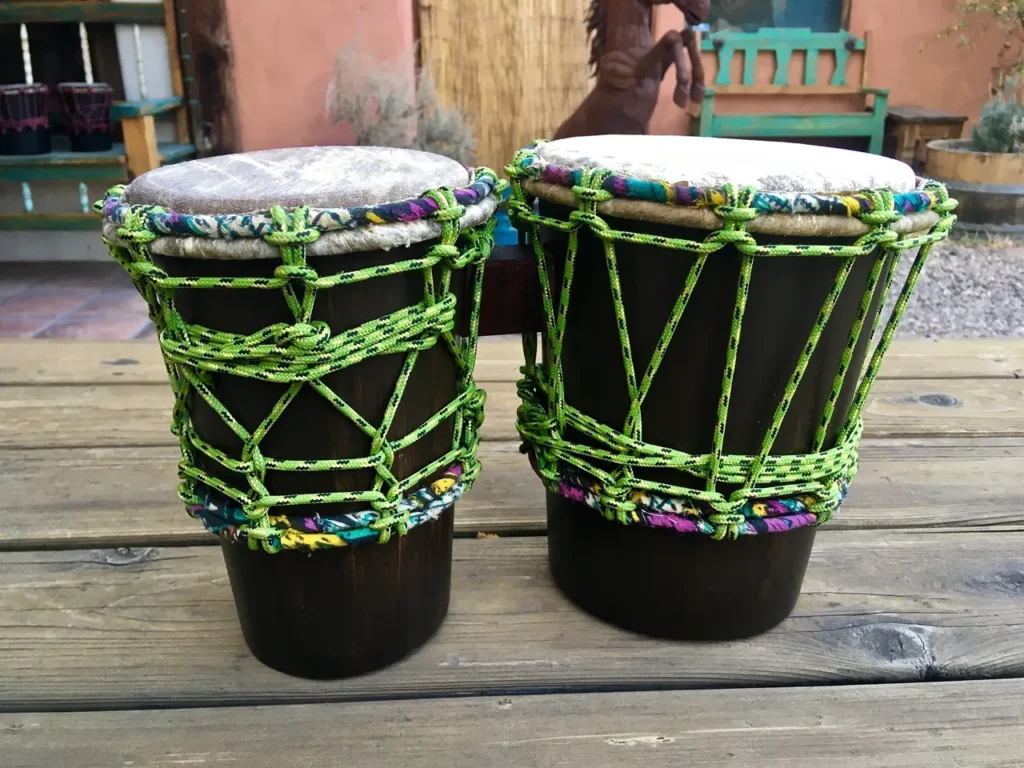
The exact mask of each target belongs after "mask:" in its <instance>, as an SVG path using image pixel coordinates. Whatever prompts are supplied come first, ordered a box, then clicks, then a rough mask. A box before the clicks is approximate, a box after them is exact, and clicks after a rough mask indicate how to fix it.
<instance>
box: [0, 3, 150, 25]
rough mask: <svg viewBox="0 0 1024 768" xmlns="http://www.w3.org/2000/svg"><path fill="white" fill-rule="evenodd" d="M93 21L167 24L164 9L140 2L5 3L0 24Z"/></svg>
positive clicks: (2, 7) (0, 6) (0, 12)
mask: <svg viewBox="0 0 1024 768" xmlns="http://www.w3.org/2000/svg"><path fill="white" fill-rule="evenodd" d="M69 21H70V22H78V21H85V22H92V23H102V24H152V25H158V24H163V23H164V12H163V8H162V7H161V6H160V5H156V4H155V3H145V2H143V3H139V2H135V3H132V2H84V3H83V2H81V0H75V1H74V2H67V0H64V1H63V2H53V1H52V0H51V1H50V2H32V1H29V2H26V1H25V0H19V2H3V3H0V23H3V24H42V23H46V22H49V23H58V22H69Z"/></svg>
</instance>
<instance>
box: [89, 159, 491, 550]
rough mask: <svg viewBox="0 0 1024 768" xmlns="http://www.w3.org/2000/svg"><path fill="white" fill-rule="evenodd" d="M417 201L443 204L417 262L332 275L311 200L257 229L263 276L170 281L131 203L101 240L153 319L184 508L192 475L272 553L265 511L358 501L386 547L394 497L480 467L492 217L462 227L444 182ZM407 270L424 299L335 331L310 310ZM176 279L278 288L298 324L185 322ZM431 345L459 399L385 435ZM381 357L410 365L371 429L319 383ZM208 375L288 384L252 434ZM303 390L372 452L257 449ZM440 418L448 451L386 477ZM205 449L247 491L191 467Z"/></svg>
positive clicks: (253, 541)
mask: <svg viewBox="0 0 1024 768" xmlns="http://www.w3.org/2000/svg"><path fill="white" fill-rule="evenodd" d="M477 173H478V177H479V174H484V173H486V174H490V175H491V176H493V172H492V171H489V170H486V169H481V170H479V171H478V172H477ZM499 187H500V183H499ZM500 191H501V189H500V188H499V189H498V192H499V193H500ZM121 192H122V190H121V189H120V188H117V187H115V188H113V189H112V190H110V192H108V196H109V195H112V194H121ZM425 196H429V197H430V198H432V199H433V200H434V201H435V202H436V203H437V204H438V210H437V211H436V212H435V213H434V214H432V215H431V216H430V218H432V219H433V220H434V221H438V222H440V223H441V237H440V242H438V243H437V244H435V245H433V246H431V247H430V248H429V249H428V250H427V252H426V254H425V255H424V256H423V257H422V258H416V259H407V260H404V261H398V262H396V263H394V264H388V265H383V266H375V267H367V268H365V269H358V270H353V271H351V272H340V273H337V274H333V275H327V276H321V275H319V274H318V273H317V271H316V270H315V269H314V268H313V267H312V266H311V265H310V264H309V263H308V262H307V259H306V246H307V245H309V244H310V243H312V242H314V241H316V240H317V239H318V238H319V236H320V232H319V231H318V230H317V229H314V228H312V227H311V224H310V218H309V209H308V208H305V207H299V208H296V209H295V210H293V211H290V212H289V211H286V210H285V209H283V208H281V207H280V206H275V207H274V208H272V209H271V211H270V213H271V216H272V218H273V221H274V227H273V231H271V232H269V233H267V234H265V235H264V236H263V240H264V241H265V242H267V243H269V244H270V245H273V246H277V247H278V248H279V249H280V253H281V265H280V266H278V267H277V268H276V269H275V270H274V276H273V277H272V278H259V277H171V276H170V275H168V274H167V272H165V271H164V270H163V269H161V268H160V267H158V266H157V265H156V264H155V263H154V261H153V258H152V254H151V252H150V247H149V246H150V243H151V242H152V241H153V240H155V239H156V238H157V237H158V235H157V234H156V233H155V232H152V231H150V230H147V229H146V228H145V216H144V213H145V211H146V210H149V211H152V210H153V209H152V208H148V209H146V208H142V207H140V208H139V209H138V210H132V211H131V212H129V213H128V214H127V215H126V217H125V220H124V226H122V227H120V228H119V229H118V230H117V241H111V240H109V239H106V238H104V242H106V243H107V245H108V247H109V249H110V252H111V254H112V255H113V257H114V258H115V259H116V260H117V261H118V262H119V263H120V264H121V266H122V267H124V269H125V270H126V271H127V272H128V274H129V275H131V278H132V281H133V283H134V284H135V287H136V288H137V289H138V291H139V293H140V294H141V295H142V297H143V298H144V299H145V300H146V302H147V304H148V305H149V316H150V318H151V319H152V321H153V323H154V325H155V326H156V330H157V334H158V338H159V341H160V348H161V350H162V351H163V357H164V363H165V365H166V368H167V373H168V377H169V379H170V383H171V388H172V390H173V392H174V410H173V416H172V426H171V432H172V433H173V434H175V435H176V436H177V437H178V439H179V442H180V444H181V453H182V459H181V462H180V464H179V476H180V477H181V479H182V483H181V485H180V486H179V488H178V493H179V495H180V496H181V498H182V500H183V501H184V502H185V503H186V505H192V504H197V503H199V499H198V498H197V496H196V492H195V488H196V483H197V482H201V483H204V484H206V485H207V486H209V487H211V488H214V489H216V490H218V491H220V492H221V493H223V494H224V495H226V496H228V497H229V498H231V499H233V500H235V501H236V502H238V503H239V504H240V505H241V506H242V509H243V511H244V513H245V516H246V518H247V519H248V520H249V524H248V525H246V526H244V532H245V534H246V537H247V540H248V542H249V546H250V548H252V549H258V548H259V547H260V546H262V547H263V549H264V550H266V551H267V552H277V551H280V549H281V545H280V537H281V531H279V530H277V529H275V528H274V526H273V525H271V522H270V511H271V509H272V508H274V507H287V506H295V505H303V504H342V503H348V502H362V503H367V504H369V505H370V506H371V507H372V508H373V509H374V510H375V511H376V512H378V513H379V515H380V517H379V519H378V520H377V521H376V522H375V523H373V524H372V525H371V526H370V527H371V528H372V529H373V530H375V531H379V537H378V541H380V542H381V543H383V542H386V541H388V539H389V538H390V537H391V533H392V531H397V532H398V533H399V535H404V534H405V532H406V525H407V522H408V517H409V513H408V512H405V513H402V512H400V511H399V502H401V500H402V498H403V496H404V495H405V494H406V493H407V492H409V491H410V490H413V489H415V488H416V486H417V485H419V484H421V483H422V482H423V481H424V480H425V479H426V478H428V477H429V476H430V475H432V474H434V473H436V472H438V471H439V470H442V469H446V468H448V467H450V466H452V465H454V464H456V463H458V464H460V465H461V467H462V476H461V478H460V480H461V481H462V482H463V483H465V485H466V487H468V486H469V485H471V484H472V482H473V480H474V479H475V478H476V477H477V475H478V474H479V473H480V463H479V461H478V460H477V446H478V444H479V440H480V426H481V424H482V423H483V415H484V413H483V411H484V399H485V393H484V392H483V391H482V390H480V389H478V388H477V387H476V384H475V382H474V380H473V369H474V367H475V364H476V354H477V338H478V329H479V322H480V297H481V293H482V290H483V272H484V263H485V262H486V260H487V258H488V256H489V255H490V253H491V249H492V248H493V244H494V238H493V232H494V226H495V221H494V219H493V218H491V219H489V220H488V222H487V223H486V224H484V225H482V226H479V227H476V228H472V229H467V230H462V229H461V227H460V220H461V218H462V216H463V215H464V214H465V207H464V206H462V205H459V204H458V203H457V202H456V199H455V196H454V194H453V193H452V191H451V190H449V189H438V190H434V191H431V192H428V193H426V194H425ZM99 205H100V204H97V209H99ZM437 265H441V274H440V280H439V281H435V277H434V267H435V266H437ZM470 265H475V266H476V269H475V270H474V277H473V286H472V288H473V298H472V304H471V310H470V322H469V335H468V336H466V337H460V338H456V337H455V335H454V333H453V329H454V327H455V309H456V304H457V299H456V296H455V294H453V293H452V292H451V290H450V287H451V278H452V273H453V272H454V271H455V270H459V269H464V268H466V267H468V266H470ZM406 272H419V273H420V274H421V275H422V276H423V300H422V301H421V302H419V303H418V304H416V305H414V306H411V307H406V308H404V309H400V310H398V311H396V312H392V313H391V314H389V315H385V316H384V317H381V318H378V319H375V320H370V321H368V322H366V323H363V324H362V325H360V326H358V327H356V328H352V329H350V330H347V331H344V332H342V333H339V334H337V335H336V336H332V335H331V330H330V328H329V326H328V325H327V323H325V322H323V321H317V320H313V319H312V314H313V307H314V304H315V301H316V296H317V293H318V292H319V291H321V290H325V289H329V288H334V287H337V286H341V285H350V284H353V283H359V282H363V281H366V280H370V279H373V278H378V277H388V276H391V275H397V274H402V273H406ZM179 288H238V289H259V290H278V291H281V292H282V293H283V294H284V298H285V301H286V302H287V304H288V308H289V309H290V310H291V312H292V315H293V316H294V318H295V322H294V323H291V324H289V323H277V324H275V325H272V326H269V327H267V328H264V329H263V330H260V331H257V332H256V333H253V334H248V335H242V334H234V333H226V332H223V331H217V330H213V329H211V328H205V327H203V326H200V325H196V324H191V323H186V322H185V321H184V319H183V318H182V316H181V314H180V313H179V312H178V309H177V306H176V304H175V292H176V291H177V289H179ZM439 340H443V341H444V344H445V346H447V348H448V350H449V351H450V352H451V354H452V356H453V358H454V359H455V363H456V365H457V367H458V371H459V377H458V384H457V390H458V395H457V396H456V397H455V399H454V400H452V401H451V402H450V403H448V404H447V405H446V406H444V408H442V409H441V410H440V411H438V412H437V413H435V414H434V415H433V416H431V417H430V418H428V419H427V420H426V421H425V422H424V423H423V424H421V425H420V426H419V427H417V428H416V429H414V430H413V431H412V432H410V433H409V434H407V435H404V436H402V437H398V438H392V439H388V437H387V435H388V431H389V430H390V428H391V425H392V422H393V420H394V418H395V414H396V413H397V411H398V406H399V403H400V402H401V399H402V395H403V394H404V392H405V389H406V386H407V385H408V382H409V377H410V375H411V374H412V370H413V367H414V366H415V364H416V360H417V357H418V355H419V354H420V352H422V351H423V350H426V349H430V348H431V347H433V346H434V345H435V344H436V343H437V342H438V341H439ZM390 354H404V355H405V360H404V363H403V365H402V369H401V372H400V373H399V376H398V380H397V382H396V384H395V388H394V392H393V394H392V396H391V398H390V400H389V402H388V405H387V408H386V410H385V413H384V417H383V420H382V421H381V423H380V424H379V425H377V426H374V425H373V424H371V423H370V422H369V421H367V420H366V419H365V418H363V417H362V416H361V415H360V414H359V413H357V412H356V411H355V410H354V409H353V408H352V407H351V406H350V405H349V404H348V403H346V402H345V401H344V400H343V399H342V398H340V397H339V396H338V395H337V394H335V393H334V392H333V391H332V390H331V389H330V388H329V387H328V386H327V385H326V384H324V383H323V381H322V378H323V377H324V376H326V375H327V374H330V373H333V372H335V371H339V370H342V369H344V368H347V367H349V366H352V365H355V364H356V363H359V362H361V361H363V360H366V359H368V358H371V357H375V356H377V355H390ZM215 373H225V374H230V375H233V376H241V377H245V378H252V379H259V380H261V381H270V382H276V383H281V384H288V385H289V386H288V388H287V389H286V390H285V392H284V393H283V394H282V395H281V397H280V398H279V399H278V401H277V402H276V403H275V404H274V407H273V408H272V409H271V411H270V413H269V414H267V416H266V418H265V419H263V421H262V422H260V424H259V425H258V426H257V427H256V429H254V430H253V431H252V432H250V431H248V430H247V429H245V427H243V426H242V424H241V423H240V422H239V421H238V420H237V419H235V417H234V416H232V414H231V413H230V412H229V411H228V409H227V408H226V407H225V406H224V405H223V404H222V403H221V402H220V400H219V399H218V398H217V396H216V394H215V393H214V389H213V386H212V383H213V374H215ZM303 387H310V388H312V389H313V390H314V391H316V392H317V393H318V394H320V395H321V396H322V397H323V398H324V399H325V400H327V402H329V403H330V404H331V405H332V406H334V407H335V408H336V409H337V410H338V411H340V412H341V413H342V414H344V415H345V416H346V417H347V418H348V419H349V420H351V421H352V423H354V424H355V425H356V426H357V427H358V428H359V429H360V430H361V431H362V432H363V433H364V434H366V435H367V436H368V437H369V438H370V440H371V446H370V455H369V456H368V457H366V458H354V459H321V460H294V459H278V458H271V457H269V456H265V455H264V454H263V452H262V450H261V448H260V443H261V442H262V440H263V438H264V437H265V436H266V435H267V433H268V432H269V431H270V429H271V428H272V427H273V426H274V424H275V423H276V422H277V420H278V419H279V418H280V417H281V414H282V413H283V412H284V410H285V409H286V408H287V407H288V404H289V403H291V402H292V400H294V399H295V397H296V395H298V393H299V392H300V391H301V390H302V388H303ZM190 393H195V394H196V395H198V396H199V397H201V398H202V399H203V400H205V401H206V403H207V404H208V405H209V406H210V407H211V408H212V409H213V410H214V412H216V413H217V414H218V416H220V418H221V419H222V420H223V421H224V423H225V424H226V425H227V426H228V428H229V429H230V430H231V431H232V432H233V433H234V434H235V435H237V436H238V438H239V439H240V440H241V441H242V445H243V447H242V452H241V456H240V457H237V458H236V457H232V456H229V455H227V454H226V453H224V452H223V451H221V450H219V449H217V448H216V447H214V446H213V445H211V444H210V443H209V442H207V441H206V440H204V439H203V438H202V437H201V436H200V435H199V434H198V433H197V432H196V430H195V428H194V427H193V425H192V422H191V420H190V417H189V413H188V408H187V402H188V397H189V395H190ZM448 419H453V421H454V429H453V440H452V447H451V449H450V450H449V451H447V452H446V453H445V454H444V455H443V456H441V457H439V458H438V459H436V460H435V461H433V462H431V463H430V464H428V465H427V466H425V467H422V468H421V469H419V470H418V471H416V472H414V473H413V474H412V475H410V476H409V477H406V478H405V479H403V480H399V479H398V478H397V477H396V476H395V475H394V473H393V472H392V465H393V463H394V459H395V454H397V453H398V452H399V451H401V450H403V449H405V448H407V447H409V446H411V445H412V444H413V443H415V442H417V441H418V440H420V439H422V438H423V437H425V436H426V435H427V434H429V433H430V432H431V431H432V430H434V429H435V428H436V427H437V426H438V425H440V424H441V423H442V422H444V421H446V420H448ZM200 454H201V455H203V456H206V457H208V458H209V459H212V460H214V461H215V462H217V463H218V464H220V465H221V466H223V467H225V468H226V469H229V470H231V471H234V472H238V473H241V474H243V475H245V477H246V479H247V481H248V485H249V488H248V489H247V490H241V489H238V488H235V487H233V486H230V485H228V484H226V483H224V482H223V481H221V480H219V479H218V478H216V477H214V476H213V475H211V474H209V473H207V472H205V471H203V470H202V469H200V467H199V466H198V464H197V461H196V458H197V456H198V455H200ZM357 469H372V470H373V471H374V472H375V480H374V482H373V485H372V487H371V488H369V489H367V490H363V491H338V492H331V493H303V494H294V495H275V494H272V493H270V491H269V490H268V489H267V487H266V485H265V480H266V473H267V471H268V470H279V471H287V472H337V471H344V470H357Z"/></svg>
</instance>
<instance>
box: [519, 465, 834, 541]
mask: <svg viewBox="0 0 1024 768" xmlns="http://www.w3.org/2000/svg"><path fill="white" fill-rule="evenodd" d="M530 464H531V465H532V466H533V468H534V471H536V470H537V464H536V459H535V457H534V454H533V453H532V452H530ZM537 474H538V476H540V477H541V479H542V480H543V481H544V485H545V486H546V487H547V489H548V490H549V491H551V492H552V493H557V494H559V495H560V496H563V497H564V498H566V499H569V500H570V501H575V502H577V503H579V504H583V505H585V506H587V507H589V508H590V509H592V510H594V511H596V512H600V513H602V514H603V515H604V516H605V517H608V518H610V519H614V516H615V513H614V511H613V510H610V509H607V508H606V507H605V505H604V503H603V501H602V493H601V491H602V486H601V483H600V481H598V480H596V479H595V478H593V477H591V476H590V475H589V474H587V473H585V472H582V471H580V470H578V469H576V468H575V467H572V466H570V465H568V464H565V463H564V462H563V463H561V464H560V465H559V472H558V479H556V480H551V481H549V480H546V479H545V478H544V477H543V476H542V475H540V473H539V472H538V473H537ZM848 487H849V485H848V483H847V482H846V481H842V482H840V483H839V487H838V490H839V503H838V504H836V508H837V509H838V507H839V504H841V503H842V501H843V499H844V498H845V497H846V492H847V489H848ZM629 500H630V501H632V502H633V503H634V504H635V505H636V508H635V509H634V510H633V511H632V512H630V513H629V518H628V520H627V522H628V524H631V525H640V526H643V527H645V528H662V529H665V530H668V531H672V532H673V533H684V534H685V533H691V534H692V533H697V534H702V535H705V536H715V535H716V532H717V531H718V530H719V528H720V526H716V525H715V524H714V523H712V522H711V521H710V520H709V518H710V517H711V516H712V515H717V514H718V513H717V512H716V510H715V509H714V508H713V507H712V506H711V505H710V504H706V503H704V502H701V501H695V500H693V499H686V498H682V497H678V498H668V497H664V496H658V495H657V494H654V493H650V492H648V491H633V492H632V493H631V494H630V496H629ZM818 501H819V499H818V497H817V496H814V495H812V494H803V495H797V496H791V497H789V498H784V499H756V500H751V501H749V502H748V503H747V504H746V505H745V506H744V507H743V509H742V510H740V511H739V512H738V513H737V514H738V515H742V516H743V518H744V520H743V522H742V523H738V524H737V525H736V526H735V533H736V535H737V536H757V535H760V534H769V533H783V532H785V531H791V530H795V529H797V528H805V527H807V526H813V525H817V524H818V522H819V515H818V514H817V513H815V512H812V511H811V507H812V506H814V505H815V504H816V503H817V502H818Z"/></svg>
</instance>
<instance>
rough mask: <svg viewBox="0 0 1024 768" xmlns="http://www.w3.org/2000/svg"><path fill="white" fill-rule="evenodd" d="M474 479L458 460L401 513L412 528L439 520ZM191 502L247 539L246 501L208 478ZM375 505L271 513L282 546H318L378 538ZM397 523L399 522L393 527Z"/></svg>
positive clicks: (196, 513)
mask: <svg viewBox="0 0 1024 768" xmlns="http://www.w3.org/2000/svg"><path fill="white" fill-rule="evenodd" d="M469 485H470V484H469V483H466V482H464V481H463V480H462V467H461V466H458V465H455V466H453V467H450V468H449V469H448V470H446V471H445V472H444V473H443V474H442V475H441V477H439V478H438V479H437V480H435V481H434V482H432V483H430V484H429V485H427V486H425V487H423V488H420V489H419V490H417V491H414V492H413V493H411V494H409V495H408V496H406V497H405V498H404V499H402V501H401V502H400V503H399V506H398V513H399V515H403V516H405V515H407V516H408V517H407V519H406V522H405V525H406V528H407V529H409V530H411V529H413V528H416V527H417V526H420V525H424V524H426V523H429V522H431V521H433V520H437V519H438V518H439V517H440V516H441V515H442V514H443V513H444V512H445V510H447V509H449V508H450V507H451V506H452V505H453V504H455V502H457V501H458V500H459V499H460V498H461V497H462V494H463V493H465V492H466V490H467V489H468V487H469ZM191 502H194V503H190V502H189V501H186V508H187V510H188V513H189V514H190V515H191V516H192V517H194V518H196V519H197V520H199V521H201V522H202V523H203V525H204V526H205V527H206V529H207V530H208V531H210V532H211V533H216V534H218V535H219V536H221V537H223V538H227V539H234V540H236V541H240V540H243V539H246V538H247V536H248V531H249V528H250V521H249V519H248V518H247V517H246V516H245V513H244V512H243V511H242V507H241V505H240V504H239V503H238V502H236V501H234V500H233V499H230V498H229V497H227V496H225V495H224V494H223V493H220V492H219V491H217V490H215V489H213V488H210V487H209V486H207V485H204V484H203V483H197V484H196V498H195V499H194V500H191ZM380 517H381V516H380V513H379V512H375V511H373V510H366V511H362V512H352V513H349V514H345V515H335V516H332V517H324V516H321V515H314V516H312V517H292V516H288V515H274V514H271V515H270V518H269V519H270V524H271V525H272V526H273V527H274V529H276V530H277V531H279V532H280V545H281V548H282V549H299V550H307V551H313V550H318V549H332V548H335V547H345V546H350V545H357V544H365V543H367V542H376V541H377V540H378V539H379V538H380V534H381V531H380V530H378V529H376V528H371V527H370V526H371V525H373V524H374V523H377V522H378V521H379V520H380ZM392 527H395V526H392Z"/></svg>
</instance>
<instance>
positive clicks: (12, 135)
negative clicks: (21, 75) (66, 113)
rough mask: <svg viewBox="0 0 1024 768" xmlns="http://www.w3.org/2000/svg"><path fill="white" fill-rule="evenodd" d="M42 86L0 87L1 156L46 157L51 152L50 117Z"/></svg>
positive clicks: (47, 92)
mask: <svg viewBox="0 0 1024 768" xmlns="http://www.w3.org/2000/svg"><path fill="white" fill-rule="evenodd" d="M49 93H50V89H49V88H47V87H46V86H45V85H43V84H42V83H30V84H28V85H0V155H45V154H46V153H47V152H49V151H50V148H51V144H50V116H49V113H48V111H47V108H46V98H47V96H48V95H49Z"/></svg>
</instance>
